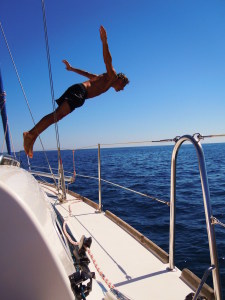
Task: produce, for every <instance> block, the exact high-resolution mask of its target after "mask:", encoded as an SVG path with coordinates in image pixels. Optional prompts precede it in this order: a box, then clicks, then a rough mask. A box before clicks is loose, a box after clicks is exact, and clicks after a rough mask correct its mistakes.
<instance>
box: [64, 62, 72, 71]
mask: <svg viewBox="0 0 225 300" xmlns="http://www.w3.org/2000/svg"><path fill="white" fill-rule="evenodd" d="M62 62H63V63H64V64H65V65H66V69H67V70H68V71H71V65H70V64H69V63H68V61H67V60H65V59H64V60H63V61H62Z"/></svg>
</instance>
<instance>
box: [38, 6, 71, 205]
mask: <svg viewBox="0 0 225 300" xmlns="http://www.w3.org/2000/svg"><path fill="white" fill-rule="evenodd" d="M41 4H42V15H43V24H44V33H45V46H46V53H47V61H48V73H49V80H50V88H51V96H52V107H53V116H54V124H55V133H56V143H57V150H58V166H59V170H58V172H59V174H60V181H59V182H60V183H61V189H62V199H66V193H65V181H64V173H63V164H62V157H61V153H60V141H59V130H58V120H57V117H56V111H55V96H54V87H53V79H52V70H51V59H50V50H49V43H48V30H47V21H46V12H45V2H44V0H41ZM58 191H59V187H58Z"/></svg>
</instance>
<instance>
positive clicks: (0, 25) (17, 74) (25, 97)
mask: <svg viewBox="0 0 225 300" xmlns="http://www.w3.org/2000/svg"><path fill="white" fill-rule="evenodd" d="M0 27H1V31H2V34H3V37H4V40H5V43H6V47H7V49H8V52H9V55H10V57H11V60H12V63H13V66H14V69H15V72H16V76H17V79H18V81H19V84H20V87H21V90H22V93H23V96H24V99H25V101H26V104H27V107H28V110H29V112H30V115H31V119H32V121H33V124H34V126H36V123H35V121H34V117H33V114H32V112H31V108H30V105H29V102H28V99H27V96H26V93H25V91H24V88H23V85H22V82H21V80H20V76H19V73H18V71H17V67H16V64H15V61H14V59H13V56H12V53H11V51H10V48H9V44H8V42H7V39H6V35H5V32H4V30H3V27H2V23H1V22H0ZM38 138H39V140H40V143H41V147H42V150H43V152H44V155H45V158H46V161H47V163H48V166H49V170H50V172H51V174H52V176H53V180H54V182H55V185H56V186H57V183H56V180H55V176H54V174H53V172H52V169H51V166H50V163H49V160H48V157H47V154H46V152H45V149H44V145H43V143H42V140H41V137H40V135H38Z"/></svg>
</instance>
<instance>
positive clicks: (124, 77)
mask: <svg viewBox="0 0 225 300" xmlns="http://www.w3.org/2000/svg"><path fill="white" fill-rule="evenodd" d="M117 78H118V79H122V80H123V82H124V83H125V84H128V83H129V80H128V78H127V77H126V75H125V74H123V73H118V74H117Z"/></svg>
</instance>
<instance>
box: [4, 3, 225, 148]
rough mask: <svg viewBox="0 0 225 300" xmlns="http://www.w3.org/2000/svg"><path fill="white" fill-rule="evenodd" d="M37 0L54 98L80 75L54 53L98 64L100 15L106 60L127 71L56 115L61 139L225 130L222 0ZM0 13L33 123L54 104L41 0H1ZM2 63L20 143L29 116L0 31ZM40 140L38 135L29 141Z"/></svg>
mask: <svg viewBox="0 0 225 300" xmlns="http://www.w3.org/2000/svg"><path fill="white" fill-rule="evenodd" d="M45 5H46V16H47V25H48V35H49V45H50V54H51V63H52V75H53V83H54V94H55V98H58V97H59V96H60V95H61V94H62V93H63V92H64V91H65V89H67V87H69V86H70V85H72V84H74V83H79V82H82V81H85V80H86V78H84V77H82V76H80V75H77V74H75V73H72V72H68V71H66V70H65V67H64V65H63V63H62V59H67V60H68V61H69V62H70V63H71V65H73V66H74V67H77V68H80V69H83V70H86V71H89V72H92V73H95V74H101V73H103V72H105V65H104V61H103V57H102V44H101V40H100V37H99V27H100V25H101V24H102V25H103V26H104V27H105V28H106V31H107V34H108V43H109V48H110V51H111V54H112V59H113V66H114V68H115V69H116V71H117V72H124V73H125V74H126V75H127V76H128V78H129V79H130V84H129V85H128V86H127V87H126V88H125V90H124V91H122V92H120V93H116V92H115V91H114V90H113V89H110V90H109V91H108V92H107V93H105V94H103V95H101V96H99V97H97V98H94V99H88V100H86V102H85V104H84V106H83V107H81V108H79V109H77V110H75V111H74V112H73V113H72V114H70V115H69V116H67V117H66V118H65V119H63V120H62V121H61V122H60V123H59V135H60V143H61V147H62V148H76V147H82V146H88V145H95V144H97V143H113V142H124V141H142V140H155V139H164V138H173V137H175V136H176V135H182V134H187V133H188V134H193V133H195V132H200V133H201V134H203V135H208V134H221V133H225V120H224V119H225V118H224V115H225V38H224V37H225V34H224V33H225V2H224V1H222V0H214V1H212V0H211V1H209V0H173V1H172V0H157V1H156V0H154V1H152V0H146V1H142V0H141V1H133V0H130V1H122V0H114V1H105V0H99V1H97V0H96V1H91V0H87V1H74V0H67V1H59V0H54V1H53V0H46V1H45ZM0 21H1V23H2V26H3V28H4V31H5V34H6V37H7V40H8V43H9V46H10V49H11V52H12V54H13V57H14V60H15V63H16V65H17V69H18V72H19V74H20V77H21V81H22V84H23V87H24V90H25V92H26V95H27V98H28V101H29V105H30V108H31V110H32V114H33V116H34V119H35V121H36V122H37V121H39V119H40V118H42V117H43V116H44V115H46V114H48V113H49V112H51V111H52V101H51V92H50V84H49V79H48V68H47V58H46V50H45V41H44V30H43V21H42V9H41V0H20V1H16V0H7V1H2V3H1V7H0ZM0 67H1V72H2V76H3V83H4V88H5V90H6V92H7V111H8V117H9V122H10V128H11V133H12V137H13V143H14V147H15V148H16V150H20V149H22V148H23V140H22V133H23V131H27V130H29V129H31V128H32V127H33V123H32V119H31V117H30V114H29V111H28V108H27V106H26V103H25V100H24V97H23V94H22V91H21V89H20V86H19V84H18V81H17V78H16V74H15V71H14V69H13V66H12V63H11V60H10V57H9V54H8V52H7V48H6V46H5V43H4V40H3V37H2V34H1V35H0ZM42 140H43V143H44V146H45V148H46V149H52V148H56V141H55V131H54V126H52V127H50V128H48V129H47V130H46V131H45V132H44V133H43V134H42ZM217 141H222V142H224V141H225V139H224V138H221V139H218V140H217ZM2 143H3V133H2V129H1V131H0V146H1V145H2ZM40 148H41V147H40V143H39V141H37V143H36V144H35V147H34V150H38V149H40Z"/></svg>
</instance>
